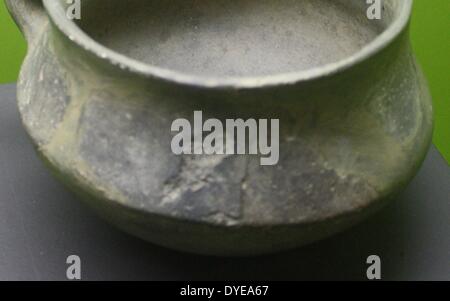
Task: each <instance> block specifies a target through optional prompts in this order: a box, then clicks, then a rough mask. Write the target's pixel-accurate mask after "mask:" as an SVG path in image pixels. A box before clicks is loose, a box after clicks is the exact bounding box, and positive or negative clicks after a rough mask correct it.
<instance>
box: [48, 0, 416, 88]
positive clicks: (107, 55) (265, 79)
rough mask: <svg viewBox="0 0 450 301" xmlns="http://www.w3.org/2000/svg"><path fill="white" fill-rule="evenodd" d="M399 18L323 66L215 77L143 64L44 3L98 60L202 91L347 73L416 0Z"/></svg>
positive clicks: (388, 35) (406, 15)
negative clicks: (256, 74) (350, 53)
mask: <svg viewBox="0 0 450 301" xmlns="http://www.w3.org/2000/svg"><path fill="white" fill-rule="evenodd" d="M401 1H402V4H401V6H400V8H399V13H398V16H396V17H395V19H394V20H393V21H392V22H391V24H389V25H388V27H387V28H385V29H384V30H383V32H382V33H380V34H379V35H378V36H377V37H376V38H375V39H374V40H373V41H371V42H369V43H368V44H367V45H366V46H364V47H363V48H362V49H360V50H358V51H357V52H355V53H354V54H353V55H351V56H348V57H346V58H343V59H341V60H338V61H336V62H333V63H329V64H325V65H322V66H318V67H314V68H310V69H306V70H301V71H295V72H289V73H280V74H274V75H265V76H236V77H214V76H202V75H194V74H189V73H186V72H181V71H175V70H171V69H167V68H163V67H157V66H154V65H150V64H146V63H143V62H141V61H139V60H136V59H132V58H130V57H128V56H126V55H123V54H120V53H118V52H116V51H114V50H112V49H110V48H108V47H105V46H103V45H102V44H100V43H99V42H97V41H95V40H94V39H93V38H91V37H90V36H88V35H87V34H86V33H85V32H84V31H82V30H81V29H80V28H79V26H78V25H77V24H76V23H75V22H74V21H73V20H70V19H69V18H67V17H66V14H65V10H64V8H63V6H62V3H61V1H55V0H43V4H44V6H45V9H46V10H47V12H48V15H49V16H50V19H51V21H52V22H53V24H54V25H55V26H56V27H57V28H58V30H59V31H61V32H62V33H63V34H64V35H65V36H67V38H68V39H69V40H70V41H72V42H73V43H75V44H76V45H77V46H79V47H81V48H83V49H84V50H86V51H88V52H90V53H92V54H93V55H95V56H96V57H97V58H98V59H100V60H102V61H104V62H107V63H108V64H111V65H114V66H117V67H119V68H120V69H122V70H124V71H128V72H131V73H135V74H137V75H141V76H144V77H146V78H154V79H158V80H162V81H165V82H172V83H176V84H181V85H187V86H194V87H200V88H234V89H243V88H264V87H271V86H282V85H293V84H297V83H300V82H306V81H310V80H314V79H318V78H322V77H326V76H330V75H333V74H336V73H339V72H342V71H345V70H347V69H349V68H351V67H353V66H355V65H357V64H359V63H361V62H363V61H365V60H366V59H368V58H370V57H372V56H374V55H375V54H377V53H378V52H380V51H381V50H383V49H384V48H385V47H387V46H388V45H389V44H391V43H392V41H394V40H395V39H396V38H397V37H398V36H399V35H400V34H401V32H403V30H404V29H405V28H406V27H407V25H408V23H409V20H410V17H411V12H412V6H413V0H401Z"/></svg>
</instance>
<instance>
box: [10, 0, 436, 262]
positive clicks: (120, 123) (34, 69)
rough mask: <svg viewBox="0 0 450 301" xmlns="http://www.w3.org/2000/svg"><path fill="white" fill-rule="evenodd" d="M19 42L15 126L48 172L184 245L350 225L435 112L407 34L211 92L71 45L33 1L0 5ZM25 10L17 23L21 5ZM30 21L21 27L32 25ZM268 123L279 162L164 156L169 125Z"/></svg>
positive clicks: (111, 213)
mask: <svg viewBox="0 0 450 301" xmlns="http://www.w3.org/2000/svg"><path fill="white" fill-rule="evenodd" d="M8 5H9V8H10V10H11V11H12V12H13V14H14V15H15V17H16V19H18V21H19V23H21V26H22V28H24V31H25V34H26V35H27V36H28V41H29V44H30V47H29V52H28V55H27V57H26V60H25V62H24V64H23V68H22V71H21V74H20V79H19V83H18V104H19V108H20V113H21V116H22V119H23V123H24V125H25V127H26V129H27V131H28V133H29V135H30V136H31V138H32V140H33V142H34V143H35V145H36V148H37V150H38V152H39V153H40V155H41V156H42V158H43V159H44V160H45V162H46V163H47V164H48V166H49V167H50V169H51V170H52V171H53V172H54V173H55V174H56V175H57V176H58V178H60V179H61V180H62V181H63V182H64V183H66V184H67V185H68V186H69V187H70V188H72V189H73V190H74V191H75V192H76V193H78V194H80V195H81V196H82V198H83V199H84V200H85V201H86V202H87V203H88V204H89V205H90V206H92V207H93V208H94V209H95V210H96V211H97V212H99V214H101V215H102V216H103V217H105V218H106V219H108V220H109V221H111V222H112V223H113V224H115V225H117V226H118V227H120V228H121V229H123V230H125V231H127V232H129V233H132V234H134V235H136V236H139V237H141V238H143V239H146V240H148V241H151V242H154V243H157V244H160V245H163V246H166V247H170V248H174V249H179V250H184V251H190V252H197V253H203V254H215V255H254V254H261V253H268V252H274V251H279V250H284V249H290V248H293V247H297V246H300V245H303V244H306V243H310V242H312V241H315V240H318V239H321V238H324V237H326V236H329V235H331V234H333V233H336V232H338V231H340V230H342V229H345V228H346V227H349V226H351V225H353V224H355V223H357V222H358V221H360V220H362V219H364V218H365V217H366V216H368V215H370V214H371V213H372V212H374V211H376V210H377V209H379V208H381V207H382V206H383V205H384V204H385V203H386V201H388V200H389V199H391V198H392V197H393V196H395V194H396V193H398V192H399V191H401V190H402V189H403V188H404V187H405V185H406V184H407V183H408V182H409V181H410V180H411V179H412V177H413V176H414V175H415V173H416V172H417V170H418V168H419V166H420V164H421V163H422V161H423V159H424V157H425V154H426V152H427V150H428V148H429V145H430V140H431V134H432V107H431V99H430V95H429V92H428V90H427V85H426V82H425V80H424V78H423V76H422V73H421V71H420V69H419V68H418V66H417V63H416V61H415V58H414V56H413V53H412V51H411V47H410V43H409V38H408V32H407V29H405V30H404V31H402V32H401V33H400V34H399V35H398V36H397V37H396V39H395V40H394V41H393V42H392V43H390V44H389V45H387V46H386V47H384V48H383V49H382V50H380V51H379V52H378V53H376V54H375V55H373V56H371V57H368V58H367V59H365V60H364V61H363V62H360V63H358V64H356V65H354V66H352V67H351V68H348V69H346V70H343V71H341V72H336V73H333V74H329V75H325V76H323V77H320V78H316V79H312V80H308V81H300V82H298V83H290V84H284V85H283V84H282V85H268V86H261V87H254V88H251V87H248V88H245V87H243V88H236V87H234V88H233V87H222V88H220V87H219V88H208V87H199V86H195V85H185V84H180V83H176V82H170V81H165V80H159V79H155V78H149V77H145V76H142V75H139V74H135V73H133V72H131V71H129V70H127V69H126V68H121V66H115V65H113V64H110V63H108V61H106V60H103V59H101V58H100V57H97V56H95V55H93V54H92V53H90V52H89V51H88V50H86V49H83V48H82V47H79V46H78V45H77V44H76V43H74V42H73V41H72V39H71V38H70V37H68V36H66V35H65V34H63V33H62V32H61V31H60V30H59V29H58V28H57V27H56V26H55V25H54V24H53V23H52V22H49V20H47V18H46V17H45V15H44V14H43V12H42V7H39V3H38V2H34V1H31V2H28V4H24V2H23V1H10V2H9V4H8ZM24 9H25V10H28V12H29V16H32V17H31V18H29V19H28V20H21V19H20V17H18V15H19V16H20V14H19V13H18V12H19V11H20V10H24ZM30 24H32V26H30ZM197 110H201V111H202V112H203V118H204V119H206V118H217V119H219V120H222V121H223V122H224V124H225V120H226V119H238V118H241V119H244V120H245V119H248V118H254V119H279V121H280V140H279V151H280V157H279V162H278V164H276V165H274V166H261V165H260V158H259V157H258V156H249V155H236V156H230V155H185V156H177V155H175V154H173V153H172V151H171V140H172V137H173V133H172V132H171V124H172V122H173V121H174V120H175V119H178V118H185V119H188V120H192V118H193V112H194V111H197Z"/></svg>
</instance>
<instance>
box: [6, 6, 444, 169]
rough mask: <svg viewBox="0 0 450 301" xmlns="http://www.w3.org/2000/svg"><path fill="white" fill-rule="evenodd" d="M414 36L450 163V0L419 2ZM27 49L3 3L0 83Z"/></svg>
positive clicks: (9, 78) (438, 136)
mask: <svg viewBox="0 0 450 301" xmlns="http://www.w3.org/2000/svg"><path fill="white" fill-rule="evenodd" d="M411 35H412V41H413V46H414V49H415V51H416V54H417V56H418V58H419V61H420V63H421V65H422V67H423V69H424V71H425V73H426V76H427V78H428V81H429V83H430V87H431V92H432V94H433V102H434V108H435V133H434V143H435V144H436V146H437V147H438V149H439V150H440V151H441V153H442V154H443V155H444V156H445V158H446V159H447V161H448V162H450V103H449V102H450V0H415V3H414V16H413V21H412V24H411ZM25 50H26V45H25V42H24V41H23V39H22V37H21V35H20V33H19V31H18V30H17V28H16V26H15V24H14V23H13V21H12V20H11V18H10V17H9V15H8V13H7V11H6V8H5V5H4V2H3V0H0V68H1V70H0V83H7V82H14V81H15V80H16V78H17V74H18V70H19V68H20V63H21V61H22V59H23V57H24V55H25Z"/></svg>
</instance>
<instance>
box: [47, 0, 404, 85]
mask: <svg viewBox="0 0 450 301" xmlns="http://www.w3.org/2000/svg"><path fill="white" fill-rule="evenodd" d="M45 2H47V1H45ZM48 2H49V1H48ZM408 2H409V0H405V1H398V0H384V1H382V6H381V20H377V19H372V20H371V19H369V18H368V15H367V13H368V10H369V7H370V5H369V4H367V3H366V0H214V1H200V0H173V1H164V0H147V1H141V0H127V1H123V0H84V1H82V10H81V20H78V21H77V23H76V24H77V26H78V28H77V29H78V30H79V29H81V30H82V33H83V34H84V35H87V36H88V37H90V38H91V39H92V42H93V43H95V44H100V45H102V46H103V47H102V48H103V49H104V50H105V49H106V50H108V51H110V52H111V53H113V54H115V55H118V57H120V58H123V59H126V60H128V61H127V62H125V63H129V62H132V63H133V64H132V65H134V66H135V67H137V69H140V70H146V71H150V69H151V68H154V70H163V71H164V70H165V71H167V72H168V74H169V73H171V72H172V73H173V74H184V75H185V78H189V79H190V80H191V81H193V79H194V78H197V79H200V78H204V79H208V78H209V79H211V78H214V79H230V78H234V79H236V81H237V82H239V80H241V82H245V80H243V79H244V78H247V79H248V78H253V79H255V77H270V76H275V77H276V76H280V75H284V74H293V73H297V74H298V73H302V72H303V74H304V75H308V74H307V73H308V72H310V74H309V77H311V76H312V75H313V73H314V71H320V69H322V70H323V69H324V68H325V67H327V66H328V67H331V66H333V65H334V66H335V67H338V66H337V65H338V64H339V62H344V61H345V60H348V61H351V60H353V61H355V56H356V54H358V53H359V52H361V50H363V49H366V48H368V47H369V46H370V45H371V44H373V42H374V41H375V40H377V38H379V37H380V36H381V35H382V34H383V33H385V32H386V31H387V29H388V28H390V27H391V25H392V24H393V23H394V21H395V20H396V19H398V18H397V17H398V16H399V15H400V13H401V11H402V8H403V7H404V6H406V5H403V4H405V3H408ZM399 3H401V4H399ZM60 8H61V7H60ZM50 14H51V13H50ZM407 17H409V15H408V16H407ZM66 21H67V20H66ZM57 23H58V22H57ZM60 23H61V22H60ZM59 25H61V24H59ZM61 27H64V26H60V28H61ZM86 38H87V37H86ZM81 40H82V39H80V41H81ZM100 45H99V46H100ZM85 48H88V49H89V48H93V47H85ZM100 50H101V49H100ZM104 56H106V55H105V54H104V53H103V54H102V57H104ZM130 69H133V68H130ZM323 71H324V70H323ZM162 73H164V72H162ZM173 74H172V75H173ZM169 75H170V74H169ZM182 77H183V76H180V78H182Z"/></svg>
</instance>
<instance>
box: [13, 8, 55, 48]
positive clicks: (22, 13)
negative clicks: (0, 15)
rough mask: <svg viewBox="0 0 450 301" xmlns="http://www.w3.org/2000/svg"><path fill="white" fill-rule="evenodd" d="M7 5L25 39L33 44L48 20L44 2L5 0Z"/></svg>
mask: <svg viewBox="0 0 450 301" xmlns="http://www.w3.org/2000/svg"><path fill="white" fill-rule="evenodd" d="M5 3H6V7H7V8H8V11H9V13H10V14H11V16H12V17H13V19H14V21H15V22H16V24H17V26H19V28H20V31H21V32H22V34H23V35H24V36H25V39H26V40H27V42H28V43H31V42H32V41H33V39H34V38H36V37H37V35H38V33H39V30H40V29H41V28H42V27H41V25H42V24H44V22H46V21H47V20H48V19H47V15H46V13H45V10H44V6H43V4H42V0H5Z"/></svg>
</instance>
